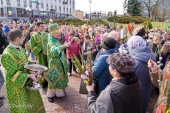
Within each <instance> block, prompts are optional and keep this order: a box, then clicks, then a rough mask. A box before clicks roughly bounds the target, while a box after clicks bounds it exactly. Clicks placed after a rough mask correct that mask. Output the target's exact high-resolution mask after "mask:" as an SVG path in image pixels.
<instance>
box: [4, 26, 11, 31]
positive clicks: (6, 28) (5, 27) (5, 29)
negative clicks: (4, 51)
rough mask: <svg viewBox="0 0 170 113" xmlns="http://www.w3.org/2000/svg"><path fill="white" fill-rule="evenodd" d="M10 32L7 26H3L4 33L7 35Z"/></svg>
mask: <svg viewBox="0 0 170 113" xmlns="http://www.w3.org/2000/svg"><path fill="white" fill-rule="evenodd" d="M9 31H10V28H9V26H7V25H5V26H4V33H8V32H9Z"/></svg>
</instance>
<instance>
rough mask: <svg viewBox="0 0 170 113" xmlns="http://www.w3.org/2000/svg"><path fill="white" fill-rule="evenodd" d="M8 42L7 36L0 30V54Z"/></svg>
mask: <svg viewBox="0 0 170 113" xmlns="http://www.w3.org/2000/svg"><path fill="white" fill-rule="evenodd" d="M8 44H9V42H8V40H7V37H6V36H5V35H4V34H3V33H2V32H0V54H2V53H3V51H4V49H5V48H6V47H7V46H8Z"/></svg>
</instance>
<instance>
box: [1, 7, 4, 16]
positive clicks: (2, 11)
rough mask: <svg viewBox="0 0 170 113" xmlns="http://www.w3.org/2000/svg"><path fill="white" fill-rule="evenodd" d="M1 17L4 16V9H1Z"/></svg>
mask: <svg viewBox="0 0 170 113" xmlns="http://www.w3.org/2000/svg"><path fill="white" fill-rule="evenodd" d="M1 16H4V9H3V8H1Z"/></svg>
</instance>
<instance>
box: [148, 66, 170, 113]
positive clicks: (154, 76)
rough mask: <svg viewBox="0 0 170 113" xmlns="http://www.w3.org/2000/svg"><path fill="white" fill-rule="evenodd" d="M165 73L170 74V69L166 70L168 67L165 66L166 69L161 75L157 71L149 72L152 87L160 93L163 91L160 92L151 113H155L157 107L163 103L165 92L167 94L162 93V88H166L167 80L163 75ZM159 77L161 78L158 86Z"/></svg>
mask: <svg viewBox="0 0 170 113" xmlns="http://www.w3.org/2000/svg"><path fill="white" fill-rule="evenodd" d="M167 73H170V68H168V65H166V67H165V68H164V70H163V73H160V72H159V71H156V72H150V77H151V81H152V83H153V84H154V86H155V87H157V88H159V89H160V91H163V92H160V94H159V97H158V100H157V102H156V104H155V107H154V109H153V113H156V110H157V107H158V106H159V105H160V104H161V103H162V102H163V98H164V94H166V92H167V91H164V89H163V86H165V87H167V84H166V83H167V82H166V80H167V79H165V75H166V74H167ZM159 75H161V76H162V77H163V78H162V81H161V84H160V85H159V82H158V80H159Z"/></svg>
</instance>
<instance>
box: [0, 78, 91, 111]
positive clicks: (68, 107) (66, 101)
mask: <svg viewBox="0 0 170 113" xmlns="http://www.w3.org/2000/svg"><path fill="white" fill-rule="evenodd" d="M79 86H80V77H79V76H78V75H73V76H71V77H69V86H68V87H67V88H66V97H64V98H55V100H54V102H53V103H50V102H48V100H47V98H46V91H43V90H40V93H41V96H42V99H43V102H44V105H45V110H46V113H89V111H88V108H87V96H86V95H81V94H79ZM0 95H1V96H2V95H5V96H6V91H5V87H4V86H3V88H2V90H1V91H0ZM0 113H9V106H8V102H7V98H5V100H4V105H3V106H1V107H0Z"/></svg>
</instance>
